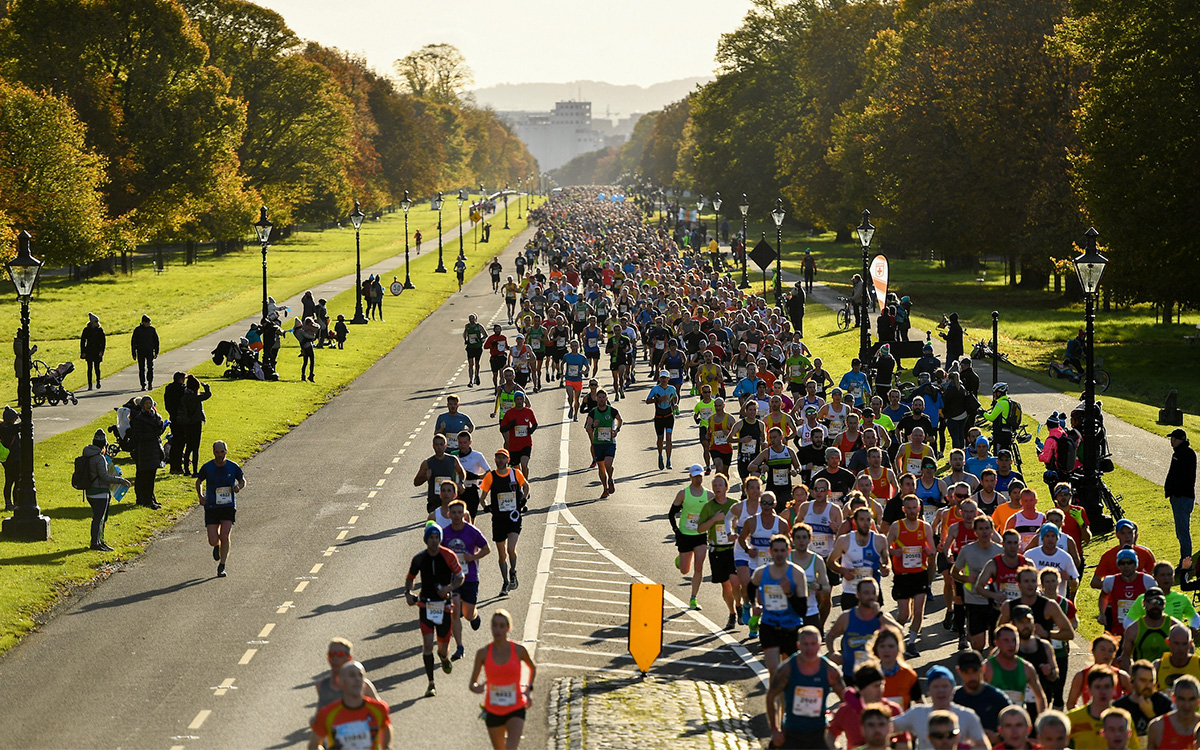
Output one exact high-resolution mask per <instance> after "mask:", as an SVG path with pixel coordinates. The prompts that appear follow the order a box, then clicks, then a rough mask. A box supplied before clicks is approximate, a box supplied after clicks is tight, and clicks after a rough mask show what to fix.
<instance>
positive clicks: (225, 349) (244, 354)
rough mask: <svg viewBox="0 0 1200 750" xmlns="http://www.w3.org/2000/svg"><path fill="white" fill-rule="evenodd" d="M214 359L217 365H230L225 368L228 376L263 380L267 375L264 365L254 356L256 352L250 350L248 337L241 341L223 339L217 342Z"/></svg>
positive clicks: (213, 352)
mask: <svg viewBox="0 0 1200 750" xmlns="http://www.w3.org/2000/svg"><path fill="white" fill-rule="evenodd" d="M212 361H213V364H216V365H219V364H221V363H225V364H227V365H228V368H227V369H226V370H225V377H227V378H254V379H256V380H263V379H264V377H265V374H264V373H263V369H262V365H260V364H259V363H258V360H256V359H255V358H254V353H253V352H251V351H250V342H249V341H247V340H246V339H242V340H241V341H240V342H235V341H222V342H221V343H219V344H217V348H216V349H213V350H212Z"/></svg>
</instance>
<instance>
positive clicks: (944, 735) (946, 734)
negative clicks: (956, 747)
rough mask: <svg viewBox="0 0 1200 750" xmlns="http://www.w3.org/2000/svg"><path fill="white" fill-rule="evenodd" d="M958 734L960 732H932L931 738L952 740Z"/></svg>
mask: <svg viewBox="0 0 1200 750" xmlns="http://www.w3.org/2000/svg"><path fill="white" fill-rule="evenodd" d="M957 736H958V732H930V733H929V739H931V740H952V739H954V738H955V737H957Z"/></svg>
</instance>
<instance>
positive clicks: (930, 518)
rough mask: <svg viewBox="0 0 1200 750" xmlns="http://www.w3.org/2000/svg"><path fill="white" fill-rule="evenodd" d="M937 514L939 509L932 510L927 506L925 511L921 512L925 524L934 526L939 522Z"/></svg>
mask: <svg viewBox="0 0 1200 750" xmlns="http://www.w3.org/2000/svg"><path fill="white" fill-rule="evenodd" d="M937 512H938V509H937V508H930V507H928V506H926V507H925V509H924V510H923V511H921V517H922V518H924V519H925V523H927V524H929V525H930V526H933V522H934V521H936V520H937Z"/></svg>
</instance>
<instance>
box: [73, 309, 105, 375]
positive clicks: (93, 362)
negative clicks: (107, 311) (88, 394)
mask: <svg viewBox="0 0 1200 750" xmlns="http://www.w3.org/2000/svg"><path fill="white" fill-rule="evenodd" d="M105 343H106V341H105V336H104V329H103V328H102V327H101V326H100V318H98V317H96V315H95V313H88V322H87V325H86V326H84V329H83V333H81V334H79V358H80V359H82V360H83V361H84V362H87V378H88V390H89V391H90V390H92V373H93V372H95V373H96V387H97V388H99V387H100V363H101V362H102V361H104V346H105Z"/></svg>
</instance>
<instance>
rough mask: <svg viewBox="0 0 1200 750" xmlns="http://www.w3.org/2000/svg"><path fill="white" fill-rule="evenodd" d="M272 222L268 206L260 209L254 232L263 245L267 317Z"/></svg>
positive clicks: (264, 301) (264, 311)
mask: <svg viewBox="0 0 1200 750" xmlns="http://www.w3.org/2000/svg"><path fill="white" fill-rule="evenodd" d="M272 226H273V225H272V224H271V222H269V221H267V207H266V206H262V207H261V208H259V209H258V221H256V222H254V233H255V234H257V235H258V243H259V244H260V245H262V256H263V299H262V303H263V314H262V316H263V317H264V318H266V317H267V244H268V243H269V242H270V241H271V227H272Z"/></svg>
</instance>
